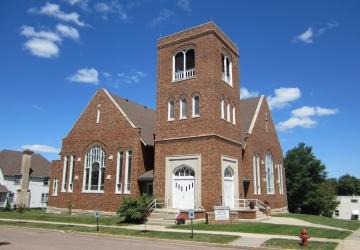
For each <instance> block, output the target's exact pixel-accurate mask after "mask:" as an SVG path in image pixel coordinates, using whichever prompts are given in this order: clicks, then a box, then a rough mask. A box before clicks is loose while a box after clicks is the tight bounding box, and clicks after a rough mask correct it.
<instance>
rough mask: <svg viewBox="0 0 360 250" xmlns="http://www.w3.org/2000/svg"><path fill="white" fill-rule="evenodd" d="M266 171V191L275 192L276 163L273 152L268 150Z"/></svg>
mask: <svg viewBox="0 0 360 250" xmlns="http://www.w3.org/2000/svg"><path fill="white" fill-rule="evenodd" d="M265 173H266V191H267V193H268V194H274V193H275V190H274V165H273V160H272V156H271V154H270V153H269V152H268V153H266V156H265Z"/></svg>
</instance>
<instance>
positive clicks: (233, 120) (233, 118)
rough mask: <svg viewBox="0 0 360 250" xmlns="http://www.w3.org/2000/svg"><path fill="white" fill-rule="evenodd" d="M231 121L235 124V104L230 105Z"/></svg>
mask: <svg viewBox="0 0 360 250" xmlns="http://www.w3.org/2000/svg"><path fill="white" fill-rule="evenodd" d="M232 123H233V124H234V125H236V111H235V106H233V107H232Z"/></svg>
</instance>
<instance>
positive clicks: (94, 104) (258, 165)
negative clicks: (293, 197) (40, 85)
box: [48, 22, 287, 212]
mask: <svg viewBox="0 0 360 250" xmlns="http://www.w3.org/2000/svg"><path fill="white" fill-rule="evenodd" d="M157 48H158V66H157V70H158V71H157V109H156V110H152V109H150V108H148V107H145V106H143V105H141V104H137V103H135V102H132V101H130V100H128V99H125V98H123V97H119V96H117V95H114V94H112V93H109V92H108V91H107V90H106V89H99V90H98V91H97V92H96V94H95V96H94V97H93V98H92V99H91V101H90V102H89V104H88V105H87V107H86V108H85V110H84V111H83V113H82V114H81V115H80V117H79V118H78V120H77V121H76V123H75V125H74V126H73V127H72V129H71V130H70V132H69V133H68V134H67V135H66V136H65V137H64V138H63V141H62V149H61V153H60V155H61V159H60V160H57V161H53V163H52V167H51V184H50V185H51V188H50V195H49V203H48V210H49V211H53V212H55V211H63V210H67V208H68V207H69V205H71V206H73V208H74V209H75V210H78V211H85V212H86V211H87V212H90V211H94V210H95V209H99V210H101V211H104V212H115V211H117V209H118V208H119V206H120V204H121V203H122V201H123V199H124V197H128V196H132V197H138V196H140V195H141V194H143V193H147V194H152V195H153V196H154V197H155V198H156V199H157V201H158V202H159V203H162V205H163V206H164V207H165V208H167V209H174V210H184V211H186V210H187V209H190V208H194V209H195V210H196V211H200V212H201V211H203V212H204V211H212V210H213V207H214V206H217V205H223V206H227V207H230V209H232V210H237V209H244V208H246V207H247V206H248V204H249V201H251V200H255V201H256V204H259V206H261V204H264V203H265V204H267V205H268V206H269V207H271V209H272V210H273V211H276V210H287V197H286V185H285V183H286V182H285V170H284V169H283V165H282V163H283V162H282V161H283V158H282V150H281V145H280V143H279V140H278V137H277V134H276V131H275V127H274V123H273V121H272V117H271V112H270V110H269V107H268V104H267V101H266V98H265V97H263V96H261V97H257V98H252V99H247V100H240V80H239V78H240V77H239V63H238V59H239V51H238V48H237V47H236V45H235V44H234V43H233V42H232V41H231V40H230V39H229V38H228V37H227V36H226V35H225V34H224V33H223V32H222V31H221V30H220V29H219V28H218V27H217V26H216V25H215V24H214V23H213V22H210V23H206V24H203V25H200V26H197V27H193V28H190V29H187V30H184V31H180V32H178V33H175V34H172V35H169V36H166V37H163V38H161V39H159V41H158V45H157Z"/></svg>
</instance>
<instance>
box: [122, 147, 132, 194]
mask: <svg viewBox="0 0 360 250" xmlns="http://www.w3.org/2000/svg"><path fill="white" fill-rule="evenodd" d="M130 151H131V168H132V165H133V159H132V157H133V154H132V150H131V149H127V150H126V160H125V181H124V183H125V187H124V194H131V179H130V183H128V179H129V176H128V175H129V152H130ZM130 178H131V176H130ZM129 186H130V188H129V189H128V187H129Z"/></svg>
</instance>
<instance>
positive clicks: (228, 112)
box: [226, 103, 231, 122]
mask: <svg viewBox="0 0 360 250" xmlns="http://www.w3.org/2000/svg"><path fill="white" fill-rule="evenodd" d="M226 109H227V112H226V113H227V121H228V122H231V115H230V103H228V104H227V108H226Z"/></svg>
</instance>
